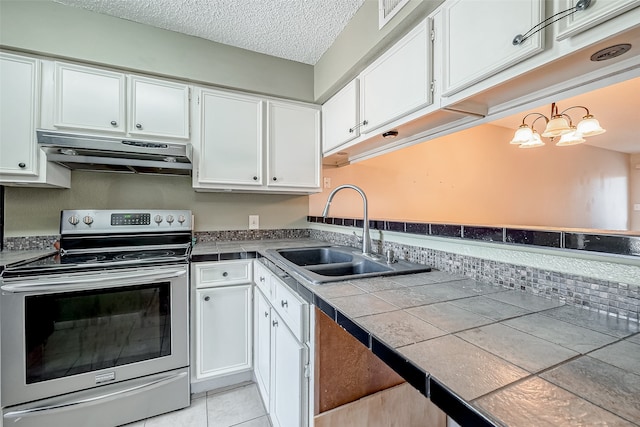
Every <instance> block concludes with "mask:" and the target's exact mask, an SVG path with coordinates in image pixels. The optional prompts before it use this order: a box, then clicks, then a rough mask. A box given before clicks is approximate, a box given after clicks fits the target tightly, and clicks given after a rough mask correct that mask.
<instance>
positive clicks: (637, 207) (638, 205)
mask: <svg viewBox="0 0 640 427" xmlns="http://www.w3.org/2000/svg"><path fill="white" fill-rule="evenodd" d="M633 210H634V211H640V203H635V204H634V205H633Z"/></svg>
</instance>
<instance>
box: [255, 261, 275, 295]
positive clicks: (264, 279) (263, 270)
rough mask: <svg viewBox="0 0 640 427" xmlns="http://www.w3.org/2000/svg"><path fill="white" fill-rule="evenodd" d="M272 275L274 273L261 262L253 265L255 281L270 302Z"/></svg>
mask: <svg viewBox="0 0 640 427" xmlns="http://www.w3.org/2000/svg"><path fill="white" fill-rule="evenodd" d="M271 275H272V273H271V272H270V271H269V270H268V269H267V267H265V266H264V265H262V264H261V263H260V261H258V260H256V261H255V262H254V263H253V280H254V282H255V284H256V286H257V287H258V288H259V289H260V290H261V291H262V294H263V295H264V296H266V297H267V299H268V300H269V301H271Z"/></svg>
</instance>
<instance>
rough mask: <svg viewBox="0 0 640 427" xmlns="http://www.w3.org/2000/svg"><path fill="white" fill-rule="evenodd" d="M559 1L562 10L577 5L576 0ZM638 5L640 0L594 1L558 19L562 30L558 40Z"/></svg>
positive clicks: (557, 37) (578, 32)
mask: <svg viewBox="0 0 640 427" xmlns="http://www.w3.org/2000/svg"><path fill="white" fill-rule="evenodd" d="M558 3H559V4H560V8H561V10H566V9H569V8H571V7H574V6H575V0H561V1H559V2H558ZM638 6H640V1H638V0H607V1H605V2H601V1H592V2H591V4H590V5H589V7H588V8H587V9H586V10H583V11H580V12H577V13H574V14H572V15H570V16H568V17H567V18H566V19H561V20H560V21H558V25H559V27H560V31H559V32H558V35H557V36H556V40H564V39H566V38H567V37H572V36H575V35H577V34H580V33H581V32H583V31H585V30H588V29H589V28H593V27H595V26H596V25H598V24H601V23H602V22H605V21H608V20H609V19H613V18H615V17H616V16H618V15H620V14H622V13H624V12H626V11H628V10H631V9H633V8H634V7H638Z"/></svg>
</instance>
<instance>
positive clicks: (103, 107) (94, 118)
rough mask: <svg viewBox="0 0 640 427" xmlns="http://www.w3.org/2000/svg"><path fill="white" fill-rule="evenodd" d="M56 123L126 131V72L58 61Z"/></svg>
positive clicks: (62, 125) (102, 129)
mask: <svg viewBox="0 0 640 427" xmlns="http://www.w3.org/2000/svg"><path fill="white" fill-rule="evenodd" d="M55 68H56V71H55V74H56V111H55V117H56V119H55V126H56V127H61V128H77V129H90V130H99V131H109V132H122V133H123V132H124V131H125V129H126V127H125V123H124V121H125V114H124V111H125V90H124V85H125V78H124V74H120V73H114V72H111V71H106V70H100V69H97V68H89V67H81V66H78V65H72V64H64V63H59V62H58V63H56V67H55Z"/></svg>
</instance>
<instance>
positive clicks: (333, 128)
mask: <svg viewBox="0 0 640 427" xmlns="http://www.w3.org/2000/svg"><path fill="white" fill-rule="evenodd" d="M358 96H359V93H358V79H354V80H352V81H351V83H349V84H348V85H346V86H345V87H344V88H342V89H341V90H340V92H338V93H336V94H335V95H334V96H333V97H331V99H329V100H328V101H327V102H325V103H324V105H323V106H322V152H323V153H327V152H329V151H331V150H333V149H334V148H336V147H339V146H341V145H342V144H344V143H346V142H349V141H351V140H352V139H354V138H357V137H358V136H360V126H358V122H359V120H358V118H359V117H360V114H359V111H358V106H359V103H358V101H359V100H358Z"/></svg>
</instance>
